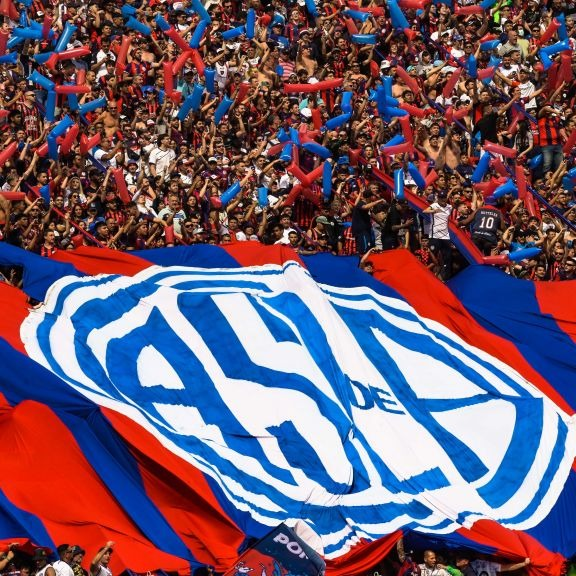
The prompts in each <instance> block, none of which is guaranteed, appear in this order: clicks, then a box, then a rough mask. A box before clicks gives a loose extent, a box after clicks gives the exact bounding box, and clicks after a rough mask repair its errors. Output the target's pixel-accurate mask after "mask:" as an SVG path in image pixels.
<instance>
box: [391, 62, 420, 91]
mask: <svg viewBox="0 0 576 576" xmlns="http://www.w3.org/2000/svg"><path fill="white" fill-rule="evenodd" d="M396 74H398V76H399V77H400V79H401V80H402V82H404V84H406V86H408V88H410V90H412V92H414V94H419V93H420V91H421V88H420V85H419V84H418V82H417V81H416V78H412V76H410V74H408V72H406V70H404V68H402V66H396Z"/></svg>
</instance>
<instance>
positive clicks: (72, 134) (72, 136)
mask: <svg viewBox="0 0 576 576" xmlns="http://www.w3.org/2000/svg"><path fill="white" fill-rule="evenodd" d="M78 132H80V127H79V126H78V125H77V124H74V126H72V127H71V128H70V129H69V130H68V132H66V135H65V136H64V138H62V141H61V142H60V153H61V154H68V152H70V150H71V149H72V146H73V145H74V142H75V141H76V138H77V137H78Z"/></svg>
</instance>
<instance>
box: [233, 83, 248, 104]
mask: <svg viewBox="0 0 576 576" xmlns="http://www.w3.org/2000/svg"><path fill="white" fill-rule="evenodd" d="M249 90H250V84H249V83H248V82H242V83H241V84H240V86H239V87H238V92H237V93H236V98H235V100H236V102H238V103H239V104H241V103H242V102H244V100H245V99H246V95H247V94H248V91H249Z"/></svg>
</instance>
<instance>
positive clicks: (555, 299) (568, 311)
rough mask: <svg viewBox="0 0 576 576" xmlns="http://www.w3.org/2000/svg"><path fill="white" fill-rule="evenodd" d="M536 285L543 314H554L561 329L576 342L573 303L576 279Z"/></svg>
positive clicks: (575, 292)
mask: <svg viewBox="0 0 576 576" xmlns="http://www.w3.org/2000/svg"><path fill="white" fill-rule="evenodd" d="M534 287H535V289H536V298H537V299H538V303H539V304H540V310H541V311H542V314H549V315H550V316H552V317H553V318H554V320H556V324H558V326H559V327H560V329H561V330H562V331H564V332H565V333H566V334H568V335H569V336H570V338H572V340H573V341H574V342H576V305H575V304H574V303H573V302H574V294H576V280H570V281H567V282H535V283H534ZM567 303H570V304H567Z"/></svg>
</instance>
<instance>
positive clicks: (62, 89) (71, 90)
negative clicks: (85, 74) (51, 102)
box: [54, 84, 92, 94]
mask: <svg viewBox="0 0 576 576" xmlns="http://www.w3.org/2000/svg"><path fill="white" fill-rule="evenodd" d="M54 90H55V91H56V94H89V93H90V92H91V91H92V88H90V86H78V85H76V84H59V85H58V86H56V87H55V88H54Z"/></svg>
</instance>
